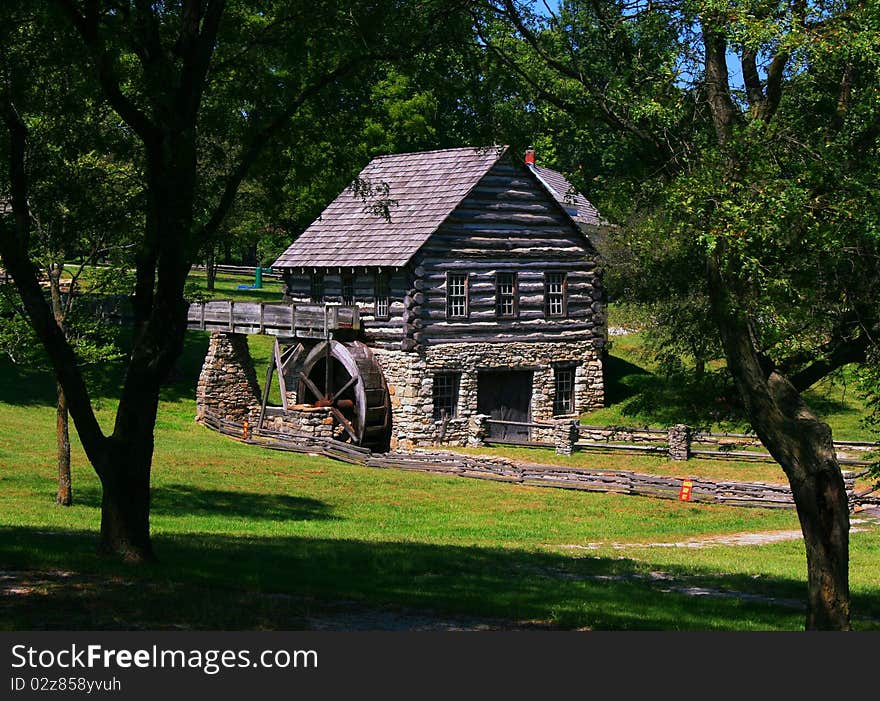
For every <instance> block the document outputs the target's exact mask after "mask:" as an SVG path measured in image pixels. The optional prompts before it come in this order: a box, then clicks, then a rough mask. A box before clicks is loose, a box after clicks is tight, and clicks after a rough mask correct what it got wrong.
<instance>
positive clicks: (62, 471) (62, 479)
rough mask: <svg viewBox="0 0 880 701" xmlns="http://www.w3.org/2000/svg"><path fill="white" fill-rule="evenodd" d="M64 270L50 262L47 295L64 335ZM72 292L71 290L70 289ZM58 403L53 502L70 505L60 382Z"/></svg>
mask: <svg viewBox="0 0 880 701" xmlns="http://www.w3.org/2000/svg"><path fill="white" fill-rule="evenodd" d="M63 271H64V262H63V259H62V260H60V261H59V262H56V263H50V264H49V268H48V271H47V272H48V277H49V296H50V298H51V300H52V315H53V316H54V317H55V323H56V324H58V328H59V329H60V330H61V333H62V334H64V335H65V336H66V335H67V332H66V331H65V328H64V322H65V317H66V313H65V309H64V304H63V303H62V301H61V274H62V272H63ZM70 294H73V290H71V291H70ZM56 391H57V397H58V403H57V405H56V407H55V437H56V444H57V446H58V491H57V492H56V494H55V503H56V504H60V505H61V506H70V505H71V504H72V503H73V491H72V484H71V478H70V421H69V418H68V411H67V397H66V396H65V394H64V388H63V387H62V386H61V383H60V382H59V383H57V385H56Z"/></svg>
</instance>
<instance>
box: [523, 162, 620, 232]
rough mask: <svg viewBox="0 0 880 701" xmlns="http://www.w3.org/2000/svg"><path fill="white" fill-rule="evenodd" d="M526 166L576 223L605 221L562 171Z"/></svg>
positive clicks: (601, 224) (597, 224)
mask: <svg viewBox="0 0 880 701" xmlns="http://www.w3.org/2000/svg"><path fill="white" fill-rule="evenodd" d="M526 167H527V168H528V169H529V170H530V171H531V172H532V174H533V175H535V176H536V177H537V178H538V180H539V182H540V183H541V184H542V185H543V186H544V189H546V190H547V192H548V193H550V195H552V197H553V199H555V200H556V201H557V202H558V203H559V204H560V206H561V207H562V208H563V209H564V210H565V212H566V214H568V215H569V216H570V217H571V218H572V219H573V220H574V221H575V223H576V224H578V225H587V226H603V225H605V224H606V223H607V222H605V220H604V219H602V217H601V216H600V215H599V212H598V210H597V209H596V208H595V207H594V206H593V205H592V203H591V202H590V201H589V200H588V199H587V198H586V197H584V196H583V195H582V194H581V193H580V192H578V191H577V190H576V189H575V187H574V185H572V184H571V183H570V182H569V181H568V179H567V178H566V177H565V176H564V175H563V174H562V173H559V172H557V171H555V170H550V169H549V168H543V167H541V166H539V165H535V164H528V165H527V166H526Z"/></svg>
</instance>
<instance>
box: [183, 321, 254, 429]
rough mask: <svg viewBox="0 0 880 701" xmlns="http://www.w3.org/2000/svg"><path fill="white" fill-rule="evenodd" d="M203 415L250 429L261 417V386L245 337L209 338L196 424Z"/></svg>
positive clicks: (215, 335)
mask: <svg viewBox="0 0 880 701" xmlns="http://www.w3.org/2000/svg"><path fill="white" fill-rule="evenodd" d="M205 414H210V415H212V416H216V417H217V418H219V419H223V420H225V421H235V422H242V421H244V420H245V419H248V420H249V421H250V422H251V424H252V425H253V423H254V421H255V420H256V419H257V417H258V416H259V414H260V386H259V384H258V383H257V374H256V372H255V371H254V362H253V360H252V358H251V353H250V350H249V348H248V343H247V336H245V335H244V334H239V333H222V332H219V331H218V332H214V333H212V334H211V340H210V342H209V344H208V354H207V355H206V356H205V362H204V364H203V365H202V372H201V374H200V375H199V382H198V385H197V386H196V420H197V421H200V420H202V419H203V418H204V416H205Z"/></svg>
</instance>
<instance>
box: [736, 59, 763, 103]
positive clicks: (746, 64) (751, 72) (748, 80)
mask: <svg viewBox="0 0 880 701" xmlns="http://www.w3.org/2000/svg"><path fill="white" fill-rule="evenodd" d="M740 65H741V66H742V74H743V82H744V83H745V86H746V95H747V96H748V98H749V107H750V108H751V109H752V111H753V112H754V113H757V111H758V110H759V109H760V107H761V105H762V104H763V103H764V88H763V87H762V85H761V78H760V76H759V75H758V54H757V52H756V51H755V50H754V49H749V48H746V47H743V50H742V54H741V55H740Z"/></svg>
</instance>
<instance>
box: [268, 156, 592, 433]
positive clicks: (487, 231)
mask: <svg viewBox="0 0 880 701" xmlns="http://www.w3.org/2000/svg"><path fill="white" fill-rule="evenodd" d="M604 227H605V222H604V221H603V220H602V219H601V217H600V216H599V214H598V212H597V211H596V209H595V208H594V207H593V206H592V205H591V204H590V202H589V201H588V200H587V199H586V198H585V197H584V196H583V195H581V194H580V193H578V192H576V191H575V189H574V188H573V187H572V186H571V185H570V184H569V182H568V181H567V180H566V179H565V178H564V177H563V176H562V175H561V174H560V173H557V172H555V171H553V170H550V169H548V168H543V167H541V166H539V165H537V164H536V163H535V157H534V152H533V151H529V152H527V153H526V158H525V160H524V161H523V160H520V159H514V158H512V157H511V155H510V154H509V153H508V149H507V148H506V147H485V148H454V149H443V150H436V151H427V152H419V153H403V154H395V155H389V156H381V157H378V158H376V159H374V160H373V161H371V162H370V163H369V164H368V165H367V166H366V168H364V170H363V171H362V172H361V173H360V175H359V176H358V178H357V179H356V180H355V181H354V183H353V184H352V185H351V186H350V187H349V188H347V189H346V190H345V191H343V192H342V193H341V194H340V195H339V196H338V197H337V198H336V199H335V200H334V201H333V202H332V203H330V205H329V206H328V207H327V208H326V209H325V210H324V211H323V213H322V214H321V215H320V217H319V218H318V219H317V220H316V221H315V222H314V223H312V224H311V225H310V226H309V227H308V228H307V229H306V230H305V231H304V232H303V233H302V234H301V235H300V236H299V237H297V239H296V240H295V241H294V242H293V243H292V244H291V245H290V247H289V248H288V249H287V250H286V251H285V252H284V253H283V254H282V255H281V256H280V257H279V258H278V260H276V261H275V263H274V264H273V268H275V269H276V270H280V271H282V272H283V275H284V280H285V290H286V292H285V294H286V299H287V301H289V302H291V303H294V304H300V303H302V304H308V303H311V304H331V305H332V304H339V305H341V306H343V307H346V306H349V307H355V308H356V309H357V310H358V312H359V317H360V329H359V331H358V334H357V338H350V339H349V340H348V341H342V342H340V343H338V344H337V345H338V352H337V351H336V350H334V352H333V360H332V361H330V360H329V359H328V361H327V362H332V363H334V365H338V368H336V369H332V370H331V369H330V368H328V367H322V368H316V370H317V371H316V372H315V373H314V379H315V382H309V384H310V385H311V387H307V386H305V385H303V384H302V383H301V382H300V384H299V387H298V391H299V393H300V396H299V397H298V401H299V402H300V404H305V403H308V401H309V399H308V397H307V396H306V395H308V393H309V391H310V389H311V390H313V392H312V393H313V394H317V393H323V394H324V395H325V396H331V395H332V393H331V392H330V391H329V389H328V388H329V383H330V382H331V381H333V380H332V379H331V376H336V375H337V374H339V375H341V377H339V378H338V380H336V381H337V386H339V385H342V386H344V390H345V391H346V392H353V391H354V390H355V389H356V388H357V387H358V386H359V385H360V384H364V385H366V386H367V389H368V391H374V392H375V391H380V392H384V393H385V394H384V399H383V400H382V401H384V403H385V406H387V411H386V413H385V414H384V415H382V418H381V419H379V420H378V421H376V423H377V424H378V423H381V426H379V425H376V426H374V427H373V430H375V431H376V432H377V433H381V432H382V431H384V432H385V434H384V437H383V438H382V441H385V440H387V444H390V446H391V447H392V448H396V447H400V448H409V447H412V446H418V445H436V444H440V443H448V444H465V443H466V442H467V437H468V422H469V419H470V418H471V417H474V416H476V415H479V414H482V415H486V416H488V417H491V418H492V419H495V420H498V421H509V422H514V424H515V423H517V422H518V423H538V422H539V423H552V422H554V421H558V420H573V419H574V418H576V417H577V416H578V415H579V414H580V413H581V412H584V411H588V410H592V409H595V408H598V407H600V406H602V402H603V375H602V349H603V347H604V344H605V341H606V317H605V296H604V292H603V287H602V277H601V269H600V267H599V264H598V260H597V259H598V255H597V252H596V249H595V247H594V245H593V243H592V242H591V236H592V235H594V234H599V233H600V232H601V231H602V230H603V228H604ZM346 356H348V357H346ZM355 366H357V368H359V371H360V372H362V373H363V374H364V375H365V377H363V378H362V381H361V382H358V381H357V380H354V382H353V383H352V380H351V379H348V380H347V379H346V377H347V376H351V377H354V375H355V374H356V373H355V372H354V371H353V370H352V368H354V367H355ZM346 367H347V368H348V370H346ZM366 375H369V376H370V380H369V381H368V380H367V379H366ZM377 375H378V376H379V377H377ZM320 377H326V378H327V379H326V383H327V386H325V387H321V388H317V389H316V388H315V383H318V382H320V380H319V379H318V378H320ZM346 383H348V384H347V385H346ZM294 384H295V383H294ZM377 388H378V390H377ZM339 396H341V394H340V395H339ZM294 399H295V401H296V400H297V398H294ZM369 403H370V402H369V401H367V402H365V405H369ZM379 403H380V399H379V398H378V396H377V398H376V399H375V400H374V405H376V407H378V405H379ZM375 414H376V416H377V417H378V416H379V415H380V412H378V411H376V412H375ZM365 421H366V423H367V424H369V423H370V419H369V417H367V418H366V419H365ZM514 424H494V423H491V424H490V432H491V433H490V436H489V438H490V439H491V438H492V437H496V438H504V439H516V438H517V437H519V436H521V437H523V438H526V437H527V436H528V435H529V433H528V427H524V426H518V425H514ZM382 441H380V442H382Z"/></svg>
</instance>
